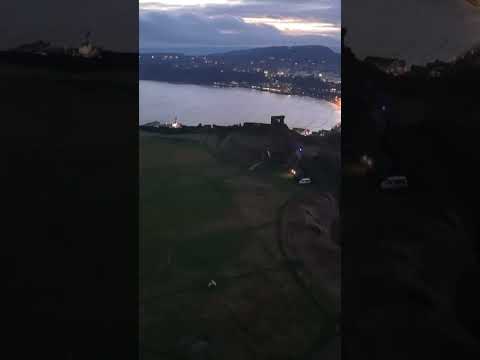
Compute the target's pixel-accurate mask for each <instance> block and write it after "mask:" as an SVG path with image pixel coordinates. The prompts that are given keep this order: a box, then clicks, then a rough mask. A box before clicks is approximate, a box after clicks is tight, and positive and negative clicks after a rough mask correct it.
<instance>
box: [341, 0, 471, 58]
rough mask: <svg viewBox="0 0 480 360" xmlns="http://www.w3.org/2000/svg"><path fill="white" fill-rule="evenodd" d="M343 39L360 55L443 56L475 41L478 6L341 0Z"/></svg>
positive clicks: (449, 1) (443, 0)
mask: <svg viewBox="0 0 480 360" xmlns="http://www.w3.org/2000/svg"><path fill="white" fill-rule="evenodd" d="M342 6H343V11H342V26H344V27H346V29H347V37H346V44H347V45H348V46H350V47H351V48H352V50H353V51H354V53H355V54H356V55H357V56H359V57H360V58H363V57H365V56H368V55H374V56H385V57H401V58H403V59H404V60H406V61H407V62H408V63H409V64H419V65H422V64H425V63H426V62H430V61H434V60H436V59H439V60H443V61H449V60H453V59H454V58H455V57H456V56H458V55H460V54H461V53H463V52H465V51H466V50H468V49H471V48H472V47H473V46H475V45H479V44H480V7H475V6H473V5H471V4H470V3H469V2H468V1H467V0H402V1H385V0H362V1H359V0H342Z"/></svg>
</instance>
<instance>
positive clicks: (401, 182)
mask: <svg viewBox="0 0 480 360" xmlns="http://www.w3.org/2000/svg"><path fill="white" fill-rule="evenodd" d="M380 188H381V189H382V190H399V189H406V188H408V180H407V178H406V177H405V176H390V177H388V178H386V179H385V180H383V181H382V182H381V183H380Z"/></svg>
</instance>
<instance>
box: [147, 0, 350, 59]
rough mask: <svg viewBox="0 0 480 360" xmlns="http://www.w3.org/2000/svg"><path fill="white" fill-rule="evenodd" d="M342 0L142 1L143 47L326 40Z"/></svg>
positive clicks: (335, 28)
mask: <svg viewBox="0 0 480 360" xmlns="http://www.w3.org/2000/svg"><path fill="white" fill-rule="evenodd" d="M340 22H341V0H157V1H156V0H140V48H141V49H151V50H154V49H161V48H173V47H182V48H186V47H256V46H278V45H326V46H330V47H333V48H335V49H338V48H339V47H340V34H341V25H340Z"/></svg>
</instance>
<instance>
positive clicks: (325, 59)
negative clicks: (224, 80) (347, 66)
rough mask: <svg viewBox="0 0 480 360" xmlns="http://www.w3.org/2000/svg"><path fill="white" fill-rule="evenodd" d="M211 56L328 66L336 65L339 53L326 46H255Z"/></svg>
mask: <svg viewBox="0 0 480 360" xmlns="http://www.w3.org/2000/svg"><path fill="white" fill-rule="evenodd" d="M210 56H211V57H213V58H221V59H222V60H224V61H225V62H226V63H243V62H246V61H261V60H273V58H275V60H277V61H278V60H281V59H285V60H287V59H288V60H290V61H299V62H300V61H309V60H311V61H316V62H318V63H323V64H325V65H330V66H338V67H339V65H340V62H341V55H340V54H339V53H337V52H335V51H333V50H332V49H330V48H328V47H326V46H320V45H312V46H276V47H264V48H255V49H249V50H236V51H229V52H226V53H223V54H212V55H210Z"/></svg>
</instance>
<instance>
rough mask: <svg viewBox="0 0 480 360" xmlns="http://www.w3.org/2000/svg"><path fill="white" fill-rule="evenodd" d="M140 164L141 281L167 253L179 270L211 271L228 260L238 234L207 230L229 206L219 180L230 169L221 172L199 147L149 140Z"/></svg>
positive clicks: (142, 145)
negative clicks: (224, 260) (142, 271)
mask: <svg viewBox="0 0 480 360" xmlns="http://www.w3.org/2000/svg"><path fill="white" fill-rule="evenodd" d="M190 157H191V158H190ZM140 164H141V179H140V237H141V245H142V250H143V251H142V257H143V258H142V264H143V270H144V271H145V272H144V274H143V275H145V278H146V279H148V278H150V277H151V276H153V277H154V275H155V274H152V271H153V272H154V271H155V268H157V264H158V263H159V262H166V259H167V256H168V253H169V252H170V253H171V256H172V257H173V259H174V260H175V266H177V267H180V270H182V271H195V272H197V271H199V270H201V271H212V270H214V268H215V266H217V265H220V263H221V260H222V259H227V258H229V254H231V253H232V252H234V251H235V249H236V248H237V247H238V246H239V242H240V241H241V233H235V232H228V231H227V232H213V233H212V232H210V231H209V227H210V226H212V224H215V223H218V222H219V221H221V220H222V217H223V214H224V212H225V211H227V210H228V208H229V207H231V205H232V192H231V190H230V189H229V187H228V185H227V184H226V182H225V180H226V179H227V178H228V174H229V171H230V170H229V169H226V170H225V169H222V168H221V167H220V166H219V164H218V163H217V161H216V160H215V159H214V158H212V157H211V156H210V155H209V154H208V153H207V152H206V151H205V149H204V148H203V146H202V145H199V144H193V143H188V142H181V143H175V142H171V141H165V140H162V139H159V138H155V137H142V139H141V142H140ZM222 261H223V260H222ZM145 285H146V286H148V283H147V284H145Z"/></svg>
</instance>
